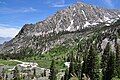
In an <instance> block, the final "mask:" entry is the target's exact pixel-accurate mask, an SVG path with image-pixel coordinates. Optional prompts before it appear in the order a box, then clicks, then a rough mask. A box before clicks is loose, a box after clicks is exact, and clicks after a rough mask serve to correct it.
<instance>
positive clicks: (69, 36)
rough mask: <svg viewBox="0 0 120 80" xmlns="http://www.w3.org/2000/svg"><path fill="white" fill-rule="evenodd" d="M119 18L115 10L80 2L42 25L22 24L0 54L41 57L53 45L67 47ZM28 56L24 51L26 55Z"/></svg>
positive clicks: (119, 14)
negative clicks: (77, 39)
mask: <svg viewBox="0 0 120 80" xmlns="http://www.w3.org/2000/svg"><path fill="white" fill-rule="evenodd" d="M119 18H120V11H119V10H114V9H104V8H99V7H96V6H92V5H89V4H85V3H81V2H80V3H77V4H74V5H72V6H69V7H67V8H66V9H63V10H60V11H58V12H56V13H55V14H54V15H53V16H49V17H48V18H47V19H45V20H43V21H40V22H37V23H35V24H25V25H24V26H23V27H22V29H21V30H20V31H19V33H18V34H17V35H16V36H15V37H14V38H13V39H12V40H10V41H8V42H5V43H4V44H2V46H1V47H0V54H1V55H7V56H10V55H12V54H13V55H16V54H17V55H18V54H20V55H22V52H24V50H25V49H29V51H30V50H32V51H34V54H44V52H46V51H48V50H50V49H52V48H54V47H55V46H56V45H69V46H71V45H72V43H73V42H74V39H76V38H78V37H80V36H82V37H85V36H86V35H88V33H90V32H91V31H92V30H93V31H94V29H98V28H102V27H105V26H111V25H114V24H115V23H116V22H117V21H118V20H119ZM112 27H113V26H112ZM29 53H30V52H28V51H27V53H26V54H29ZM24 54H25V52H24ZM13 55H12V57H10V58H15V56H13Z"/></svg>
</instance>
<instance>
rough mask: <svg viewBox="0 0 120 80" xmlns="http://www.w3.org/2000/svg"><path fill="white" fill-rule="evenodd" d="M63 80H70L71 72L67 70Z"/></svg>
mask: <svg viewBox="0 0 120 80" xmlns="http://www.w3.org/2000/svg"><path fill="white" fill-rule="evenodd" d="M63 80H69V70H68V69H66V71H65V75H64V79H63Z"/></svg>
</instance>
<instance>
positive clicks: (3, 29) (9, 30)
mask: <svg viewBox="0 0 120 80" xmlns="http://www.w3.org/2000/svg"><path fill="white" fill-rule="evenodd" d="M8 26H9V25H5V24H0V37H4V38H5V37H12V38H13V37H15V36H16V35H17V34H18V32H19V31H20V28H14V27H8Z"/></svg>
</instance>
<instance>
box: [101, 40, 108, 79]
mask: <svg viewBox="0 0 120 80" xmlns="http://www.w3.org/2000/svg"><path fill="white" fill-rule="evenodd" d="M109 56H110V43H109V42H108V43H107V45H106V48H105V49H104V52H103V55H102V63H101V68H102V74H103V77H102V79H103V80H107V77H106V75H107V73H106V70H107V65H108V61H109Z"/></svg>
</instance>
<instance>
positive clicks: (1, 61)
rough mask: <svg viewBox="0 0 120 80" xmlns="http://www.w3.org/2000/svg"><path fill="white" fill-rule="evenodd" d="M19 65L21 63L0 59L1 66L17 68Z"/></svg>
mask: <svg viewBox="0 0 120 80" xmlns="http://www.w3.org/2000/svg"><path fill="white" fill-rule="evenodd" d="M17 64H19V63H18V62H15V61H9V60H2V59H0V65H8V66H15V65H17Z"/></svg>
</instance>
